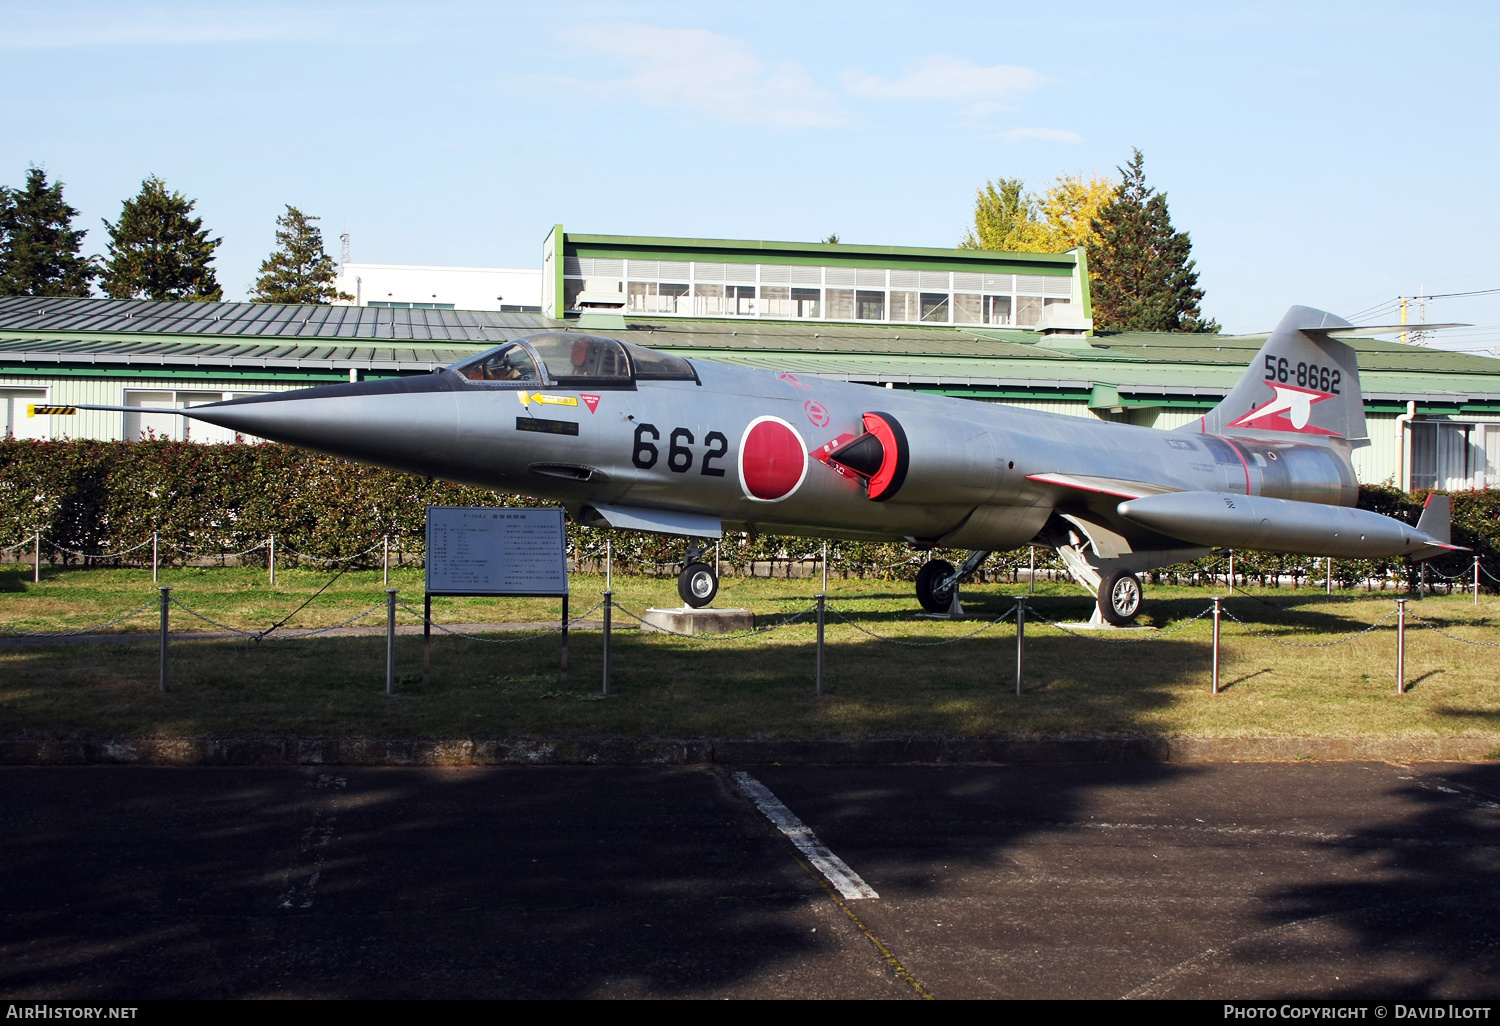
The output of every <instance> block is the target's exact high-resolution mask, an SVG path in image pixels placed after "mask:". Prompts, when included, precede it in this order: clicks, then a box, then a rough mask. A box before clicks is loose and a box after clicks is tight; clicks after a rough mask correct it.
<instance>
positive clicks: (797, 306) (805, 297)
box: [792, 289, 823, 317]
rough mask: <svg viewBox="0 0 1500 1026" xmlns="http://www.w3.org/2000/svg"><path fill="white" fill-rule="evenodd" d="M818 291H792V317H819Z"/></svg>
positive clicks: (820, 314) (820, 304)
mask: <svg viewBox="0 0 1500 1026" xmlns="http://www.w3.org/2000/svg"><path fill="white" fill-rule="evenodd" d="M818 293H819V290H818V289H792V316H793V317H821V316H823V315H822V313H821V312H820V308H821V307H822V305H823V304H822V303H820V302H819V301H818Z"/></svg>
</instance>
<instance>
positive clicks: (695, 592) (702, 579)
mask: <svg viewBox="0 0 1500 1026" xmlns="http://www.w3.org/2000/svg"><path fill="white" fill-rule="evenodd" d="M718 593H719V577H718V575H717V574H715V573H714V568H713V567H711V566H709V565H708V564H707V563H689V564H688V565H687V566H685V567H683V568H682V573H680V574H678V575H677V594H678V595H681V596H682V601H683V602H684V603H686V604H687V605H690V606H692V607H693V608H694V609H698V608H699V607H701V606H706V605H708V604H709V603H710V602H712V601H713V600H714V596H715V595H717V594H718Z"/></svg>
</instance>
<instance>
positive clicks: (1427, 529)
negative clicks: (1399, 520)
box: [1417, 492, 1453, 545]
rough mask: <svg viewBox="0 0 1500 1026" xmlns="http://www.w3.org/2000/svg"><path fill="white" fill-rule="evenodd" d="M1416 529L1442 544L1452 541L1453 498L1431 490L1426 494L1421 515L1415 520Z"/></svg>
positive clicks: (1448, 543) (1449, 543)
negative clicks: (1429, 493)
mask: <svg viewBox="0 0 1500 1026" xmlns="http://www.w3.org/2000/svg"><path fill="white" fill-rule="evenodd" d="M1417 530H1418V531H1421V532H1422V533H1423V534H1425V535H1427V537H1429V538H1431V539H1432V540H1433V541H1435V542H1439V543H1441V544H1443V545H1451V544H1452V543H1453V499H1452V498H1451V497H1450V496H1448V495H1443V494H1439V493H1438V492H1433V493H1432V494H1431V495H1429V496H1427V503H1426V505H1424V506H1423V507H1422V516H1421V517H1420V518H1418V520H1417Z"/></svg>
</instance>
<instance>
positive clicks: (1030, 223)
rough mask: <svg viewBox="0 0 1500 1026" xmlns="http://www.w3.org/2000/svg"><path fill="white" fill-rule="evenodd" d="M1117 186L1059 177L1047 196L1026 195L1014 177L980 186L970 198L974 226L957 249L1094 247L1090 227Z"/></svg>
mask: <svg viewBox="0 0 1500 1026" xmlns="http://www.w3.org/2000/svg"><path fill="white" fill-rule="evenodd" d="M1117 188H1118V183H1117V182H1116V181H1115V180H1114V179H1113V178H1110V177H1108V176H1106V175H1100V174H1089V175H1087V176H1085V175H1084V174H1082V173H1079V174H1071V175H1058V176H1057V180H1056V181H1054V182H1053V183H1052V186H1051V187H1050V188H1048V189H1047V191H1046V192H1044V193H1042V194H1041V195H1038V194H1036V193H1025V192H1024V191H1023V190H1024V189H1025V185H1024V184H1023V183H1022V181H1021V179H1019V178H1000V179H997V180H995V181H993V182H985V183H984V185H983V186H982V187H980V189H979V190H978V193H977V195H976V197H975V200H974V227H973V228H971V229H969V231H968V233H967V234H966V235H965V236H964V239H963V241H962V242H960V243H959V248H961V249H1001V250H1009V251H1011V252H1015V253H1061V252H1063V251H1064V250H1068V249H1072V248H1074V247H1075V246H1087V245H1089V244H1091V243H1092V244H1097V242H1098V237H1097V236H1096V235H1095V234H1094V230H1093V228H1092V225H1093V222H1094V219H1095V216H1096V215H1097V214H1098V212H1099V209H1100V208H1101V207H1102V206H1104V204H1106V203H1108V202H1109V200H1110V198H1111V197H1112V196H1113V195H1114V194H1115V190H1116V189H1117Z"/></svg>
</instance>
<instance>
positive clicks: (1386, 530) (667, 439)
mask: <svg viewBox="0 0 1500 1026" xmlns="http://www.w3.org/2000/svg"><path fill="white" fill-rule="evenodd" d="M1372 330H1374V331H1380V330H1387V331H1388V330H1391V329H1390V328H1389V327H1386V328H1384V329H1382V328H1375V329H1371V328H1369V327H1366V328H1355V327H1354V326H1353V325H1351V324H1349V323H1348V322H1347V321H1344V320H1341V319H1339V318H1338V317H1335V316H1333V315H1332V314H1327V313H1323V312H1322V311H1318V310H1312V309H1309V308H1306V307H1293V308H1292V309H1291V310H1290V311H1289V312H1288V313H1287V314H1286V316H1285V317H1284V318H1283V319H1282V321H1281V323H1280V325H1279V326H1278V327H1277V328H1276V330H1275V331H1274V332H1273V333H1272V334H1271V336H1270V337H1269V338H1268V339H1267V341H1266V343H1265V345H1264V346H1263V347H1262V348H1261V350H1260V352H1259V353H1258V354H1257V355H1256V357H1255V360H1254V362H1253V363H1251V365H1250V367H1249V368H1248V369H1247V370H1246V372H1245V374H1244V376H1243V377H1242V378H1241V379H1240V381H1239V383H1238V384H1237V385H1236V386H1235V388H1234V389H1233V390H1232V391H1231V392H1230V393H1229V395H1228V396H1227V397H1226V398H1225V399H1224V401H1223V402H1221V403H1220V404H1219V405H1218V406H1217V407H1215V408H1214V409H1213V410H1212V411H1211V412H1209V413H1207V414H1206V415H1204V416H1203V417H1201V418H1200V419H1199V420H1198V421H1197V422H1195V423H1193V424H1191V425H1189V426H1187V427H1184V428H1180V429H1177V430H1174V431H1161V430H1156V429H1153V428H1146V427H1138V426H1133V425H1128V424H1115V423H1108V422H1103V421H1091V420H1085V419H1082V418H1077V417H1065V416H1059V415H1055V414H1048V413H1040V412H1036V411H1032V410H1024V409H1017V408H1015V407H1010V406H1003V405H998V404H990V403H981V402H974V401H971V400H963V399H954V398H944V397H938V396H925V395H915V394H911V393H904V392H895V391H887V390H884V389H881V390H876V389H872V388H871V387H870V386H868V385H860V384H850V383H846V382H837V381H826V380H821V379H818V378H814V377H808V378H804V377H799V376H797V375H794V374H789V373H781V374H778V373H775V372H772V371H763V370H754V369H749V368H745V367H739V366H732V365H728V364H722V363H715V362H713V361H709V360H698V359H693V360H687V359H683V358H681V357H678V356H673V355H670V354H668V353H662V352H656V351H653V350H650V349H646V348H642V347H640V346H636V345H633V344H630V343H627V342H621V341H619V340H616V339H613V338H604V337H600V336H595V335H589V334H583V333H579V332H573V331H549V332H543V333H540V334H534V335H530V336H526V337H522V338H517V339H514V340H512V341H510V342H507V343H505V344H503V345H500V346H497V347H495V348H494V349H491V350H489V351H487V352H484V353H481V354H479V355H478V356H475V357H473V358H471V359H468V360H465V361H463V362H461V363H458V364H455V365H453V366H451V367H447V368H444V369H442V370H438V371H435V372H433V373H432V374H429V375H424V376H419V377H406V378H397V379H391V380H385V381H370V382H360V383H350V384H340V385H327V386H321V387H316V388H307V389H301V390H298V391H292V392H280V393H275V394H269V395H262V396H253V397H249V398H243V399H234V400H230V401H226V402H220V403H211V404H208V405H204V406H196V407H192V408H190V409H187V410H183V411H179V412H181V413H183V414H184V415H186V416H188V417H192V418H194V419H197V420H202V421H207V422H208V423H211V424H217V425H220V426H222V427H226V428H229V429H231V430H234V431H237V432H242V433H244V434H252V435H259V436H261V437H263V438H269V439H272V440H275V441H279V442H286V443H289V444H291V445H296V446H301V447H303V448H307V449H313V450H316V451H319V452H323V453H329V454H331V455H334V456H342V457H347V458H349V459H354V460H359V461H361V462H365V463H373V464H378V465H380V466H383V467H389V468H391V469H394V470H400V471H406V472H409V473H415V474H422V475H426V476H429V477H435V478H442V479H446V480H452V481H461V482H466V483H470V484H477V485H481V486H484V487H488V488H493V489H495V490H497V491H503V492H509V493H518V494H521V495H528V496H533V497H536V498H538V499H551V500H556V501H558V502H561V503H562V504H563V505H564V506H565V507H566V508H567V509H568V510H569V511H570V513H571V514H572V515H573V516H574V517H575V518H576V519H577V520H579V521H580V522H582V523H584V524H588V525H594V526H604V525H609V526H613V527H618V528H626V529H631V530H639V531H650V532H656V533H660V534H665V535H674V536H680V537H683V538H686V539H688V540H689V546H688V556H687V560H686V563H687V565H686V567H685V569H684V570H683V572H682V574H681V577H680V579H679V582H678V590H679V591H680V593H681V595H682V598H683V600H684V601H685V602H686V603H688V604H689V605H692V606H702V605H706V604H707V603H709V602H710V601H711V600H712V599H713V598H714V595H715V594H716V592H717V591H718V580H717V578H716V577H715V575H714V571H713V568H712V567H711V566H710V565H709V564H707V563H705V562H702V561H701V559H700V558H699V557H700V556H701V554H702V552H703V544H704V542H705V541H707V540H711V539H717V538H719V537H721V536H722V534H723V532H724V531H726V530H730V531H760V532H767V533H773V534H786V535H800V536H805V537H814V538H849V539H858V540H865V541H901V540H904V541H907V542H909V543H910V544H912V545H914V546H916V547H917V548H919V549H932V548H938V547H943V548H963V549H968V550H970V555H969V557H968V558H967V559H965V560H964V561H963V563H962V565H961V566H959V567H956V568H955V567H954V566H952V565H951V564H949V563H948V562H946V561H944V560H941V559H933V560H930V561H928V562H927V563H926V564H925V565H924V566H923V567H922V568H921V570H920V572H919V573H918V575H917V582H916V590H917V598H918V600H919V602H920V603H921V605H922V606H923V607H924V608H925V609H928V610H931V611H934V612H941V611H946V610H949V609H951V608H952V607H953V605H954V604H955V602H956V596H957V592H958V586H959V583H960V582H961V581H962V580H963V579H964V578H966V577H967V576H969V575H970V574H972V573H973V572H974V571H975V570H976V569H978V568H979V566H980V565H981V564H982V563H983V562H984V560H985V558H986V557H987V556H988V555H989V554H990V553H991V552H994V551H1002V550H1007V549H1012V548H1015V547H1017V546H1020V545H1025V544H1028V543H1033V544H1037V545H1044V546H1050V547H1052V548H1054V549H1056V550H1057V552H1058V553H1059V554H1060V555H1061V557H1062V559H1063V561H1064V563H1065V564H1066V565H1067V567H1068V570H1069V571H1070V573H1071V574H1072V576H1073V577H1074V579H1075V580H1077V581H1078V583H1080V584H1081V585H1083V586H1084V587H1085V588H1087V589H1088V590H1089V591H1090V592H1091V593H1092V594H1093V595H1095V596H1096V598H1097V600H1098V614H1097V617H1098V618H1101V619H1102V620H1103V621H1106V622H1108V623H1110V624H1115V625H1123V624H1127V623H1129V622H1130V621H1131V620H1133V619H1134V618H1135V616H1136V615H1137V613H1138V612H1139V611H1140V608H1141V598H1142V595H1141V582H1140V577H1139V575H1140V574H1142V573H1143V572H1145V571H1148V570H1152V569H1156V568H1159V567H1163V566H1168V565H1171V564H1174V563H1180V562H1183V561H1185V560H1190V559H1195V558H1197V557H1200V556H1203V555H1206V554H1208V553H1209V552H1211V551H1213V550H1215V549H1225V548H1236V549H1261V550H1268V551H1277V552H1290V553H1300V554H1304V555H1313V556H1341V557H1385V556H1409V557H1411V558H1412V559H1426V558H1430V557H1432V556H1435V555H1439V554H1441V553H1443V552H1445V551H1448V550H1451V549H1454V548H1456V546H1453V545H1451V544H1449V530H1448V505H1447V496H1434V497H1433V498H1432V499H1431V500H1429V504H1428V507H1427V509H1426V510H1425V512H1424V513H1423V515H1422V518H1421V520H1420V521H1419V523H1418V524H1417V526H1416V527H1415V528H1413V527H1411V526H1409V525H1407V524H1405V523H1402V522H1400V521H1397V520H1394V519H1391V518H1388V517H1384V516H1380V515H1379V514H1376V513H1372V512H1368V511H1365V510H1360V509H1356V508H1353V507H1354V505H1355V501H1356V499H1357V497H1358V493H1359V485H1358V482H1357V481H1356V479H1355V476H1354V470H1353V467H1352V465H1351V462H1350V454H1351V452H1352V451H1353V450H1354V449H1355V448H1356V447H1358V446H1361V445H1366V444H1368V439H1367V438H1366V437H1365V417H1364V405H1363V400H1362V397H1361V394H1360V384H1359V368H1358V366H1357V363H1356V360H1355V353H1354V350H1353V349H1351V348H1350V347H1349V346H1347V345H1345V344H1344V343H1342V342H1339V341H1337V340H1336V338H1335V336H1338V335H1341V334H1342V335H1349V334H1353V333H1356V332H1359V333H1368V332H1370V331H1372ZM86 408H95V409H97V408H101V407H86Z"/></svg>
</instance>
